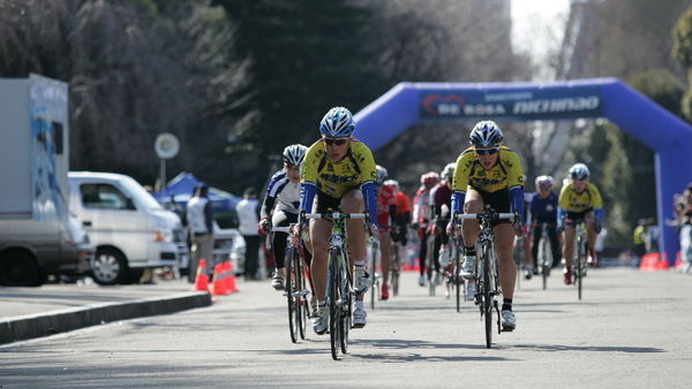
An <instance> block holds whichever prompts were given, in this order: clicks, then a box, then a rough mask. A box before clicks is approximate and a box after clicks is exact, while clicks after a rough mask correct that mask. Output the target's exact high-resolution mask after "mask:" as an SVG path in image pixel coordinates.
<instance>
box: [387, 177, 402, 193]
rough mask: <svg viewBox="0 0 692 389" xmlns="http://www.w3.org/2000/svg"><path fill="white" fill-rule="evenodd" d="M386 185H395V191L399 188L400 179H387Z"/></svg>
mask: <svg viewBox="0 0 692 389" xmlns="http://www.w3.org/2000/svg"><path fill="white" fill-rule="evenodd" d="M384 185H385V186H391V187H393V188H394V191H395V192H396V191H398V190H399V181H397V180H386V181H385V182H384Z"/></svg>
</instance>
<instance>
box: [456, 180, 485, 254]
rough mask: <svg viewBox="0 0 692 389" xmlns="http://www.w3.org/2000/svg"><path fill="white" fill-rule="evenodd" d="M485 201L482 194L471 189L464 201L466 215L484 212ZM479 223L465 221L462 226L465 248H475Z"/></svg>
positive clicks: (470, 220) (471, 220)
mask: <svg viewBox="0 0 692 389" xmlns="http://www.w3.org/2000/svg"><path fill="white" fill-rule="evenodd" d="M483 207H485V201H483V197H482V196H481V194H480V193H479V192H478V191H476V190H473V189H471V188H469V189H468V191H467V192H466V199H465V201H464V213H479V212H483ZM478 231H479V227H478V221H477V220H473V219H465V220H464V221H463V222H462V224H461V234H462V236H463V237H464V246H465V247H466V248H469V247H474V246H475V245H476V239H477V238H478Z"/></svg>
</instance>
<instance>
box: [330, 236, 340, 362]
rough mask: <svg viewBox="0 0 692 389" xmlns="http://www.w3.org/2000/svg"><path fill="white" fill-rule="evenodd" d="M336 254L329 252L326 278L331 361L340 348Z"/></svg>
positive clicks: (335, 358) (338, 280)
mask: <svg viewBox="0 0 692 389" xmlns="http://www.w3.org/2000/svg"><path fill="white" fill-rule="evenodd" d="M337 255H338V254H337V253H336V251H334V250H331V251H330V253H329V276H328V277H327V282H328V285H329V287H328V290H329V340H330V345H331V352H332V359H334V360H335V361H336V360H338V359H339V349H340V348H341V339H339V337H340V334H341V331H340V330H339V326H340V325H341V309H340V306H339V300H340V296H339V293H340V292H341V288H340V287H339V284H340V283H341V275H340V274H339V264H338V261H339V258H337Z"/></svg>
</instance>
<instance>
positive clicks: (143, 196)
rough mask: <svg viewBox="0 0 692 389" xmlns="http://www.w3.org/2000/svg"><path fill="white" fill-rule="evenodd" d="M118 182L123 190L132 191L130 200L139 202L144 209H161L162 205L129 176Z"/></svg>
mask: <svg viewBox="0 0 692 389" xmlns="http://www.w3.org/2000/svg"><path fill="white" fill-rule="evenodd" d="M120 183H121V184H122V185H123V187H124V189H125V190H127V191H128V192H130V193H132V197H133V198H132V200H133V201H134V202H135V203H138V204H141V205H142V207H144V208H145V209H154V210H163V207H162V206H161V204H159V202H158V201H156V199H155V198H154V196H152V195H151V194H150V193H149V192H147V191H146V190H145V189H144V188H143V187H142V185H140V184H139V183H137V181H135V180H134V179H132V178H131V177H126V178H124V179H123V180H122V181H120Z"/></svg>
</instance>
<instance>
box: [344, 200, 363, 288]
mask: <svg viewBox="0 0 692 389" xmlns="http://www.w3.org/2000/svg"><path fill="white" fill-rule="evenodd" d="M339 208H340V209H341V212H344V213H360V212H363V211H364V209H365V206H364V201H363V194H362V193H361V192H360V190H358V189H352V190H350V191H348V192H346V194H344V197H342V198H341V204H340V206H339ZM346 232H347V236H348V248H349V252H350V255H349V258H348V260H349V267H350V268H353V266H354V265H355V264H356V262H358V264H363V265H364V264H365V262H366V260H365V256H366V255H365V228H364V225H363V220H362V219H349V220H347V221H346ZM362 299H363V296H359V300H362Z"/></svg>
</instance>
